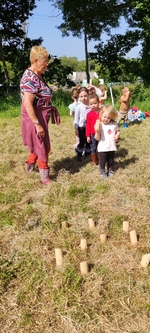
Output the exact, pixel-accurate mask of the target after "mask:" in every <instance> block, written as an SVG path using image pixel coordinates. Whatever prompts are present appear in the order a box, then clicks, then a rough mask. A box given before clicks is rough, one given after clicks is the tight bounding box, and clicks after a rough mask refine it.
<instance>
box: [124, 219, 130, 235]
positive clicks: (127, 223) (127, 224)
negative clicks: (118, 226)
mask: <svg viewBox="0 0 150 333" xmlns="http://www.w3.org/2000/svg"><path fill="white" fill-rule="evenodd" d="M123 231H124V232H126V233H128V232H129V222H128V221H123Z"/></svg>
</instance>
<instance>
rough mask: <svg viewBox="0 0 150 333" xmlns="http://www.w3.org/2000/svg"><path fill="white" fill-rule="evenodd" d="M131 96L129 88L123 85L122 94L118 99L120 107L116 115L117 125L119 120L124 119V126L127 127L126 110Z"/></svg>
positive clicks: (128, 107)
mask: <svg viewBox="0 0 150 333" xmlns="http://www.w3.org/2000/svg"><path fill="white" fill-rule="evenodd" d="M131 97H132V95H131V93H130V90H129V88H128V87H124V88H123V89H122V95H121V97H120V99H119V101H118V102H119V103H120V109H119V115H118V121H117V122H118V125H119V123H120V121H121V120H123V121H124V127H125V128H127V127H128V125H127V120H128V111H129V110H130V98H131Z"/></svg>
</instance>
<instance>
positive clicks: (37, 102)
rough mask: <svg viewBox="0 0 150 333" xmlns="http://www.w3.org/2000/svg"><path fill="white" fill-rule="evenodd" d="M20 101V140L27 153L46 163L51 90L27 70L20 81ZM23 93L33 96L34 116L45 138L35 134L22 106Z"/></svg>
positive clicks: (48, 143)
mask: <svg viewBox="0 0 150 333" xmlns="http://www.w3.org/2000/svg"><path fill="white" fill-rule="evenodd" d="M20 90H21V99H22V110H21V118H22V139H23V143H24V145H26V146H27V147H28V150H29V152H31V153H34V154H35V155H37V156H38V157H39V158H40V159H41V160H42V161H43V162H46V161H47V151H48V149H49V148H50V138H49V133H48V121H49V117H50V114H51V109H52V106H51V98H52V90H51V88H50V87H49V86H48V85H47V84H46V82H45V81H42V80H40V78H39V77H38V76H37V75H36V74H35V73H34V72H33V71H31V70H29V69H27V70H26V71H25V72H24V74H23V76H22V78H21V81H20ZM24 92H28V93H30V94H35V95H36V96H35V99H34V103H33V107H34V111H35V114H36V116H37V118H38V120H39V122H40V124H41V125H42V127H43V129H44V131H45V136H44V138H39V137H38V136H37V133H36V127H35V125H34V124H33V122H32V121H31V119H30V117H29V116H28V113H27V111H26V109H25V106H24Z"/></svg>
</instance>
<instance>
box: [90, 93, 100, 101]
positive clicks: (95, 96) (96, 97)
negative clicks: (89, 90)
mask: <svg viewBox="0 0 150 333" xmlns="http://www.w3.org/2000/svg"><path fill="white" fill-rule="evenodd" d="M93 98H95V99H96V100H97V102H99V98H98V96H97V94H92V95H89V101H90V99H93Z"/></svg>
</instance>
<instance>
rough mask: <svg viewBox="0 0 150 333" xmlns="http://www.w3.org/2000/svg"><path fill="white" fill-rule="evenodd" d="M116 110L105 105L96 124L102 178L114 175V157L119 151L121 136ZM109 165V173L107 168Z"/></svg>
mask: <svg viewBox="0 0 150 333" xmlns="http://www.w3.org/2000/svg"><path fill="white" fill-rule="evenodd" d="M116 117H117V113H116V110H115V109H114V107H113V106H112V105H105V106H103V108H102V111H101V112H100V119H98V120H97V121H96V123H95V139H96V140H97V141H98V146H97V150H98V153H99V155H100V174H101V176H102V177H104V178H107V176H108V177H109V176H112V175H113V174H114V169H113V164H114V155H115V151H116V150H117V146H116V142H117V141H118V139H119V136H120V130H119V127H118V124H117V122H116V121H115V120H116ZM106 165H107V169H108V170H107V172H105V167H106Z"/></svg>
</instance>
